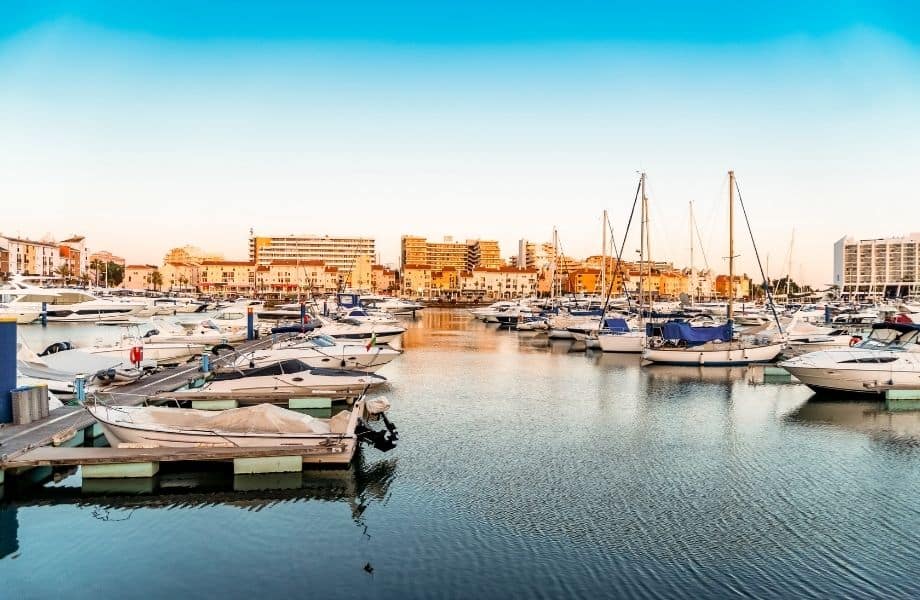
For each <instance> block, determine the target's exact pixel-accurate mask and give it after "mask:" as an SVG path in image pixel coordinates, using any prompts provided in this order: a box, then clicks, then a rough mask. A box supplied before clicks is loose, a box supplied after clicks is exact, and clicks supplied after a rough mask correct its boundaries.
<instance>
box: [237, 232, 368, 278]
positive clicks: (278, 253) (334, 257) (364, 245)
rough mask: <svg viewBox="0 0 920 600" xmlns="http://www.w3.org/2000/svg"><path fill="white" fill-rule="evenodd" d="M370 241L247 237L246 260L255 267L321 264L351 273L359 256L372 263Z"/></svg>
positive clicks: (360, 239)
mask: <svg viewBox="0 0 920 600" xmlns="http://www.w3.org/2000/svg"><path fill="white" fill-rule="evenodd" d="M375 255H376V247H375V244H374V238H366V237H332V236H328V235H326V236H317V235H287V236H272V237H262V236H250V238H249V260H250V261H251V262H253V263H255V264H257V265H268V264H271V263H272V262H274V261H279V260H283V261H294V262H297V261H301V262H305V261H310V260H321V261H323V262H324V263H326V265H327V266H330V267H336V268H337V269H341V270H343V271H351V270H352V269H353V268H354V267H355V262H356V261H357V260H358V257H359V256H369V257H370V258H371V260H372V261H373V260H374V257H375Z"/></svg>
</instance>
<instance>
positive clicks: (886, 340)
mask: <svg viewBox="0 0 920 600" xmlns="http://www.w3.org/2000/svg"><path fill="white" fill-rule="evenodd" d="M918 344H920V331H918V330H910V331H898V330H896V329H886V328H879V329H874V330H873V331H872V333H870V334H869V337H868V338H867V339H866V340H865V341H864V342H863V343H861V344H860V345H859V347H860V348H864V349H866V350H882V349H884V350H906V349H908V348H911V347H912V346H917V345H918ZM911 349H913V348H911Z"/></svg>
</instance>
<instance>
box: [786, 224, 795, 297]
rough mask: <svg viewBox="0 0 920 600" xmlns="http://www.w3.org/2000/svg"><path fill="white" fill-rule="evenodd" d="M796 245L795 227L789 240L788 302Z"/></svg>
mask: <svg viewBox="0 0 920 600" xmlns="http://www.w3.org/2000/svg"><path fill="white" fill-rule="evenodd" d="M794 246H795V227H793V228H792V238H791V239H790V240H789V268H788V269H787V270H786V302H789V280H790V279H792V248H793V247H794Z"/></svg>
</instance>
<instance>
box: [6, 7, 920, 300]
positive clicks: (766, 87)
mask: <svg viewBox="0 0 920 600" xmlns="http://www.w3.org/2000/svg"><path fill="white" fill-rule="evenodd" d="M639 4H640V3H611V2H606V3H596V2H567V3H540V2H526V3H524V2H506V3H496V2H490V3H486V2H463V3H454V4H451V3H433V2H388V3H380V2H374V3H356V2H352V3H322V4H320V3H316V4H310V3H300V2H298V3H294V2H291V3H271V2H259V3H220V4H219V5H218V4H215V3H189V2H156V3H149V4H148V5H147V6H145V7H139V6H136V3H113V2H44V3H34V2H22V3H18V2H12V3H9V2H7V3H4V4H3V5H0V130H2V131H4V138H5V143H4V144H2V145H0V165H3V166H2V167H0V168H2V169H3V170H4V173H3V176H2V177H0V195H2V197H3V198H4V201H3V204H2V205H3V209H2V212H0V232H3V233H7V234H13V233H18V234H21V235H27V236H35V237H38V236H41V235H44V234H45V233H51V234H52V235H55V236H57V237H59V238H60V237H63V236H65V235H69V234H70V233H73V232H79V233H85V234H86V235H88V236H89V238H90V239H89V241H90V243H91V245H93V246H95V247H96V248H106V249H109V250H111V251H114V252H116V253H121V254H123V255H125V256H126V257H127V258H128V259H129V260H130V261H132V262H140V261H157V260H159V258H160V257H161V256H162V254H163V253H164V252H165V250H166V249H167V248H168V247H170V246H172V245H178V244H183V243H187V242H198V243H199V244H200V245H203V246H205V247H208V248H213V249H215V250H218V251H223V252H224V253H225V254H227V256H228V257H241V256H243V255H244V254H245V239H246V235H247V233H248V230H249V228H250V227H253V228H255V230H256V231H257V232H260V233H264V234H271V233H279V234H281V233H292V232H313V233H330V234H335V233H343V234H354V233H361V234H370V235H374V236H375V237H376V238H377V240H378V247H379V250H380V252H381V254H382V258H383V260H384V261H395V260H396V258H397V254H398V238H399V235H400V234H402V233H414V234H422V235H428V236H431V237H441V236H443V235H453V236H454V237H455V238H460V239H463V238H466V237H477V236H479V237H485V238H498V239H499V240H500V241H501V243H502V247H503V250H504V251H505V254H510V253H511V250H512V247H513V245H514V244H515V242H516V240H517V239H518V238H521V237H527V238H531V239H536V240H543V239H548V238H549V235H550V232H551V229H552V227H553V225H556V226H558V227H559V231H560V237H561V239H562V243H563V247H564V249H565V250H566V251H567V252H569V253H571V254H575V255H586V254H589V253H597V252H598V251H599V246H600V239H599V238H600V235H599V231H598V230H599V229H600V220H599V219H600V212H601V210H603V209H604V208H607V209H608V210H609V211H610V213H611V217H612V219H613V220H614V228H615V230H616V231H617V235H618V236H619V235H620V234H621V233H622V229H623V225H624V224H625V218H626V215H627V212H628V208H629V204H630V202H631V200H632V194H633V191H634V189H635V181H636V174H635V173H636V171H637V170H640V169H644V170H646V171H647V172H648V177H649V189H650V198H651V202H652V207H653V208H652V211H653V214H652V219H653V220H652V236H653V237H652V244H653V247H652V251H653V254H654V256H655V257H656V258H662V259H672V260H674V261H676V262H678V263H685V262H686V261H687V254H688V251H687V245H688V243H689V240H688V237H689V233H688V227H687V216H686V215H687V205H688V202H689V201H690V200H693V201H695V203H696V206H697V209H696V212H697V218H698V219H699V220H700V229H701V230H702V233H703V241H704V244H705V246H706V252H707V256H708V258H709V262H710V264H711V265H712V266H713V267H715V268H716V269H717V270H724V266H725V262H724V260H723V259H722V257H723V256H725V254H726V251H725V246H726V242H725V229H726V224H725V221H726V219H725V212H726V206H725V202H726V197H727V188H726V177H725V173H726V171H727V170H728V169H729V168H734V169H735V171H736V172H737V174H738V177H739V181H740V183H741V186H742V191H743V192H744V198H745V200H746V202H747V204H748V210H749V213H750V214H751V217H752V219H753V221H754V222H753V226H754V230H755V235H756V236H757V239H758V243H759V245H760V249H761V254H762V255H769V256H770V260H771V267H770V271H771V273H772V274H773V275H779V274H780V271H784V268H783V269H781V267H780V264H781V263H785V262H786V257H787V254H788V248H789V242H790V235H791V232H792V229H793V228H795V231H796V233H795V237H796V242H795V253H794V255H793V262H794V265H793V275H794V276H796V277H800V276H801V277H804V278H805V279H806V280H808V281H811V282H813V283H819V284H820V283H825V282H827V281H830V276H831V273H830V271H831V244H832V243H833V241H834V240H836V239H837V238H839V237H840V236H842V235H844V234H847V233H849V234H852V235H855V236H857V237H878V236H883V235H889V234H899V233H908V232H910V231H911V230H912V229H920V205H918V203H916V202H915V201H914V199H913V190H914V183H913V182H912V177H911V176H912V173H913V170H914V169H915V166H916V165H917V164H918V159H920V115H918V109H917V107H918V106H920V53H918V43H920V18H918V17H920V14H918V12H920V9H917V8H914V6H913V5H912V4H911V3H907V2H903V3H891V2H889V3H885V2H871V3H870V2H834V3H818V2H812V3H791V2H790V3H783V2H771V3H764V4H763V5H752V6H751V7H744V6H743V5H740V4H738V3H723V2H698V3H682V2H681V3H642V4H641V6H640V5H639ZM800 5H803V6H800ZM630 245H631V246H632V245H635V243H631V244H630ZM739 252H740V253H741V255H742V257H741V260H742V264H743V265H744V266H745V268H747V269H748V270H752V269H753V264H752V263H751V260H752V258H753V252H752V251H751V250H750V245H749V244H746V243H741V239H740V238H739ZM697 257H699V253H697Z"/></svg>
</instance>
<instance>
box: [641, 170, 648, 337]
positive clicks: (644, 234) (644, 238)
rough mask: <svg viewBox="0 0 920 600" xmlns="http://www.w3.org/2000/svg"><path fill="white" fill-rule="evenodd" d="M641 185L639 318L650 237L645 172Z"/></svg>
mask: <svg viewBox="0 0 920 600" xmlns="http://www.w3.org/2000/svg"><path fill="white" fill-rule="evenodd" d="M639 185H640V187H641V188H642V227H640V228H639V318H640V319H641V318H642V306H643V304H644V302H645V300H644V297H645V270H644V269H645V266H644V265H645V244H646V241H647V238H648V228H647V227H646V219H647V218H648V217H647V215H648V213H647V210H646V208H647V205H648V199H647V198H646V197H645V173H642V175H641V176H640V178H639Z"/></svg>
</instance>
